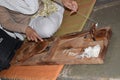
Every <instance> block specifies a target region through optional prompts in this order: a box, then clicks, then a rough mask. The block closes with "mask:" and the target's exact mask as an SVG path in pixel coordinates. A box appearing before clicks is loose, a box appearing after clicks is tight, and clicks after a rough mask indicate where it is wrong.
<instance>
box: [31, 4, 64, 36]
mask: <svg viewBox="0 0 120 80" xmlns="http://www.w3.org/2000/svg"><path fill="white" fill-rule="evenodd" d="M55 5H56V6H57V9H58V11H56V12H54V13H52V14H50V15H49V16H46V17H44V16H38V17H35V18H32V19H31V22H30V24H29V25H30V26H31V27H32V28H33V29H34V30H35V31H36V32H37V33H38V34H39V35H40V36H41V37H42V38H47V37H51V36H52V35H53V34H54V33H55V32H56V31H57V30H58V28H59V27H60V25H61V23H62V20H63V14H64V8H63V7H62V6H59V5H58V4H55Z"/></svg>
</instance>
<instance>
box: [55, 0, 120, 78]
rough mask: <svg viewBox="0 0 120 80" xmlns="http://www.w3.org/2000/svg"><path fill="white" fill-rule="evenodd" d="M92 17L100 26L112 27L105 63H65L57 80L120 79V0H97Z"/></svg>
mask: <svg viewBox="0 0 120 80" xmlns="http://www.w3.org/2000/svg"><path fill="white" fill-rule="evenodd" d="M90 18H92V19H94V20H95V21H97V22H98V24H99V26H98V27H104V26H110V27H111V28H112V32H113V33H112V37H111V40H110V45H109V47H108V51H107V54H106V56H105V63H104V64H102V65H65V67H64V69H63V70H62V72H61V73H60V75H59V77H58V79H57V80H120V0H108V2H106V0H97V3H96V5H95V7H94V9H93V13H92V14H91V16H90ZM86 24H89V22H87V23H86Z"/></svg>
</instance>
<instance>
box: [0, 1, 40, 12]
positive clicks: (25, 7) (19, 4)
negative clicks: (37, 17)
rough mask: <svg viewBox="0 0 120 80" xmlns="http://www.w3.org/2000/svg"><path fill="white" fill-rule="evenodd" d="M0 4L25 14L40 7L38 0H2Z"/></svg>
mask: <svg viewBox="0 0 120 80" xmlns="http://www.w3.org/2000/svg"><path fill="white" fill-rule="evenodd" d="M0 6H4V7H6V8H8V9H10V10H13V11H17V12H20V13H23V14H34V13H35V12H36V11H37V10H38V9H39V4H38V0H0Z"/></svg>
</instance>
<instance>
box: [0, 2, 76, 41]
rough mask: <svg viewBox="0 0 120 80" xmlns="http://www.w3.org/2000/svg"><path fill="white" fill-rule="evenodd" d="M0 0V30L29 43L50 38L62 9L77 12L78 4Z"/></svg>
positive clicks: (61, 14) (61, 15)
mask: <svg viewBox="0 0 120 80" xmlns="http://www.w3.org/2000/svg"><path fill="white" fill-rule="evenodd" d="M58 1H59V0H56V1H51V0H11V1H10V0H1V1H0V29H2V30H4V31H5V32H6V33H7V34H9V35H10V36H11V37H14V38H19V39H20V40H24V39H25V37H27V39H28V40H30V41H35V42H38V40H40V41H43V39H42V38H48V37H51V36H52V35H53V34H54V33H55V32H56V31H57V30H58V28H59V27H60V25H61V23H62V19H63V14H64V7H66V8H68V9H70V10H71V12H70V14H72V13H74V12H77V10H78V4H77V2H76V1H74V0H61V1H59V2H60V3H62V4H63V6H64V7H63V6H61V5H59V4H57V2H58Z"/></svg>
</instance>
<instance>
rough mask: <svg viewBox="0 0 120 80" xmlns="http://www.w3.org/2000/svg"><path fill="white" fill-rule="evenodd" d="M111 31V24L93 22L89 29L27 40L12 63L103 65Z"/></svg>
mask: <svg viewBox="0 0 120 80" xmlns="http://www.w3.org/2000/svg"><path fill="white" fill-rule="evenodd" d="M111 34H112V31H111V28H110V27H102V28H96V26H95V25H93V26H92V27H91V28H90V29H89V30H88V31H84V32H74V33H70V34H66V35H63V36H59V37H54V38H50V39H44V41H43V42H38V43H35V42H29V41H24V43H23V44H22V46H21V47H20V49H18V50H17V52H16V54H15V56H14V58H13V60H12V61H11V64H12V65H44V64H51V65H52V64H103V63H104V59H105V55H106V51H107V48H108V44H109V40H110V37H111ZM95 47H97V48H95ZM87 51H88V52H87ZM88 53H89V54H88ZM93 53H94V54H93ZM96 53H97V54H96Z"/></svg>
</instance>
